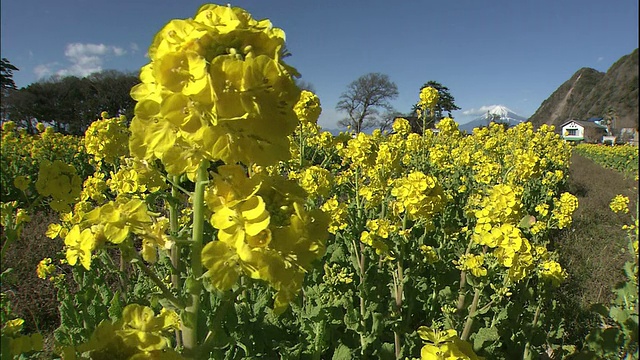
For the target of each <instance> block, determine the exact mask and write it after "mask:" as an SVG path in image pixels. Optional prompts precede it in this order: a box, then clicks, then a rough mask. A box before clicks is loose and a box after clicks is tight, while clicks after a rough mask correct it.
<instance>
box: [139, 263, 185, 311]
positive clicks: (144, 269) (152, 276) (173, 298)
mask: <svg viewBox="0 0 640 360" xmlns="http://www.w3.org/2000/svg"><path fill="white" fill-rule="evenodd" d="M133 262H134V263H136V264H138V267H139V268H140V270H142V272H143V273H144V274H145V275H147V276H148V277H149V279H151V281H152V282H153V283H154V284H155V285H156V286H157V287H159V288H160V291H161V292H162V295H163V296H164V297H165V299H167V300H169V301H170V302H171V303H172V304H173V305H174V306H175V307H177V308H178V309H184V308H185V304H184V302H183V301H182V300H180V299H178V298H177V297H176V296H175V295H173V294H172V293H171V291H169V289H168V288H167V287H166V286H165V284H164V283H163V282H162V280H160V278H158V276H157V275H156V273H154V272H153V271H151V269H149V268H148V267H147V266H146V265H145V264H144V262H143V260H142V259H141V258H140V255H138V254H137V253H135V255H134V258H133Z"/></svg>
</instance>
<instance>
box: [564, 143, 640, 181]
mask: <svg viewBox="0 0 640 360" xmlns="http://www.w3.org/2000/svg"><path fill="white" fill-rule="evenodd" d="M575 151H577V152H578V153H579V154H581V155H583V156H586V157H588V158H589V159H591V160H593V161H595V162H596V163H598V164H600V165H602V166H604V167H606V168H609V169H614V170H617V171H620V172H622V173H624V174H625V175H627V176H633V175H637V174H638V147H637V146H633V145H616V146H602V145H595V144H580V145H578V146H576V149H575Z"/></svg>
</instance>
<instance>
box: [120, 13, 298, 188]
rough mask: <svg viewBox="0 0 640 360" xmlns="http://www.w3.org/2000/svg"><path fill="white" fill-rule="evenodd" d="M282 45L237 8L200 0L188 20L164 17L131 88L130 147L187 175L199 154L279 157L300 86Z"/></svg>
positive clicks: (262, 159) (259, 159)
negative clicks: (284, 60) (164, 24)
mask: <svg viewBox="0 0 640 360" xmlns="http://www.w3.org/2000/svg"><path fill="white" fill-rule="evenodd" d="M284 51H285V49H284V32H283V31H282V30H281V29H278V28H274V27H272V26H271V22H270V21H269V20H260V21H258V20H254V19H253V18H252V17H251V15H250V14H249V13H247V12H246V11H244V10H242V9H240V8H232V7H227V6H218V5H204V6H202V7H201V8H200V9H199V10H198V12H197V13H196V15H195V16H194V18H193V19H186V20H172V21H171V22H169V23H168V24H167V25H166V26H165V27H164V28H163V29H162V30H161V31H160V32H159V33H158V34H157V35H156V37H155V39H154V40H153V43H152V45H151V46H150V48H149V58H150V59H151V62H150V63H149V64H147V65H146V66H144V67H143V68H142V69H141V72H140V80H141V81H142V84H139V85H137V86H135V87H134V88H133V89H132V90H131V95H132V97H133V98H134V99H135V100H137V101H138V103H137V105H136V108H135V117H134V118H133V120H132V122H131V127H130V129H131V139H130V149H131V152H132V154H133V155H135V156H137V157H138V158H140V159H145V160H152V159H155V158H158V159H160V160H161V161H162V162H163V164H164V165H165V168H166V169H167V171H168V172H169V173H170V174H182V173H185V172H186V173H187V174H188V175H189V176H190V178H191V179H192V180H193V179H194V176H195V171H196V169H197V167H198V165H199V164H200V162H201V161H202V160H212V161H216V160H223V161H224V162H226V163H228V164H234V163H237V162H242V163H244V164H246V165H251V164H259V165H271V164H274V163H276V162H277V161H279V160H282V159H286V158H287V157H288V156H289V140H288V138H287V135H289V134H291V133H292V132H293V131H294V130H295V128H296V126H297V124H298V118H297V116H296V113H295V112H294V110H293V108H294V105H295V104H296V102H297V101H298V99H299V95H300V90H299V89H298V88H297V87H296V85H295V84H294V82H293V80H292V76H294V75H297V73H296V71H295V69H293V68H292V67H290V66H288V65H286V64H285V63H284V62H283V61H282V58H283V56H284V55H285V54H284Z"/></svg>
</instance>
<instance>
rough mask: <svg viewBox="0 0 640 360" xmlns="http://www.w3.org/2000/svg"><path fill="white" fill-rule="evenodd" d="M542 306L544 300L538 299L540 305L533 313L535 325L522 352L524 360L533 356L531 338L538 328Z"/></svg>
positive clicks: (532, 326)
mask: <svg viewBox="0 0 640 360" xmlns="http://www.w3.org/2000/svg"><path fill="white" fill-rule="evenodd" d="M541 308H542V300H540V301H538V307H536V313H535V314H534V315H533V325H531V335H529V339H527V343H526V344H525V346H524V354H522V359H523V360H528V359H530V358H531V354H530V353H531V338H532V337H533V332H534V331H535V330H536V326H537V325H538V317H539V316H540V309H541Z"/></svg>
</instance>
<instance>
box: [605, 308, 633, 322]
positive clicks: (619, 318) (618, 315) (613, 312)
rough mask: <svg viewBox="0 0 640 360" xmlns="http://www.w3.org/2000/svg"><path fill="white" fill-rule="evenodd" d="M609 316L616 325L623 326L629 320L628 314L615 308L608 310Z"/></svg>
mask: <svg viewBox="0 0 640 360" xmlns="http://www.w3.org/2000/svg"><path fill="white" fill-rule="evenodd" d="M609 316H610V317H611V318H612V319H613V320H615V321H616V322H617V323H618V324H624V323H625V322H626V321H627V319H628V318H629V312H627V311H625V310H623V309H620V308H619V307H617V306H612V307H611V309H610V310H609Z"/></svg>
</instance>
